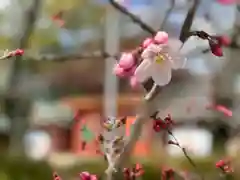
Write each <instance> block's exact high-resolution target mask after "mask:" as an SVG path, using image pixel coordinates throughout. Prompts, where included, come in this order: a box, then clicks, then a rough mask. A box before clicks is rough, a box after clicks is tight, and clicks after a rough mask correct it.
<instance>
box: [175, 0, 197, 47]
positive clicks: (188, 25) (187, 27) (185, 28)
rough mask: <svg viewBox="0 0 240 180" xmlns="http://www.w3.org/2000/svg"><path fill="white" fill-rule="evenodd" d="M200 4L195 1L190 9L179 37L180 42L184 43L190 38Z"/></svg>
mask: <svg viewBox="0 0 240 180" xmlns="http://www.w3.org/2000/svg"><path fill="white" fill-rule="evenodd" d="M199 4H200V0H194V2H193V5H192V7H191V8H190V9H189V11H188V13H187V16H186V18H185V20H184V22H183V25H182V29H181V32H180V36H179V40H180V41H182V42H185V41H186V40H187V39H188V37H189V36H190V30H191V26H192V23H193V19H194V16H195V14H196V11H197V8H198V6H199Z"/></svg>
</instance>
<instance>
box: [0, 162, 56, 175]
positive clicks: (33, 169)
mask: <svg viewBox="0 0 240 180" xmlns="http://www.w3.org/2000/svg"><path fill="white" fill-rule="evenodd" d="M0 179H1V180H43V179H44V180H50V179H52V170H51V168H50V166H49V165H48V164H47V163H46V162H33V161H30V160H27V159H23V158H16V159H12V158H6V157H1V163H0Z"/></svg>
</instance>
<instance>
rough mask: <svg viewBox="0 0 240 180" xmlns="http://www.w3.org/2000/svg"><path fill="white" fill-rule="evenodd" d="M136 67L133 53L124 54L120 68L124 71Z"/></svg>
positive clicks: (120, 61)
mask: <svg viewBox="0 0 240 180" xmlns="http://www.w3.org/2000/svg"><path fill="white" fill-rule="evenodd" d="M133 65H134V57H133V55H132V54H131V53H123V54H122V56H121V58H120V60H119V66H120V67H121V68H123V69H129V68H131V67H132V66H133Z"/></svg>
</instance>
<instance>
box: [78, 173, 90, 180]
mask: <svg viewBox="0 0 240 180" xmlns="http://www.w3.org/2000/svg"><path fill="white" fill-rule="evenodd" d="M79 176H80V178H81V180H88V179H90V173H89V172H81V173H80V174H79Z"/></svg>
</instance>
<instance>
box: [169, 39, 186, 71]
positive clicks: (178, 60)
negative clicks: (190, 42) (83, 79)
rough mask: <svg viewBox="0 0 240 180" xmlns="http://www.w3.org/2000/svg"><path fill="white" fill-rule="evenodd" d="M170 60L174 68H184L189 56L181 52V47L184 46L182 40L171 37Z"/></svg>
mask: <svg viewBox="0 0 240 180" xmlns="http://www.w3.org/2000/svg"><path fill="white" fill-rule="evenodd" d="M168 45H169V52H168V53H169V60H170V62H171V66H172V68H173V69H180V68H184V66H185V65H186V62H187V58H185V57H184V55H182V54H181V53H180V52H179V49H180V48H181V46H182V42H181V41H179V40H178V39H170V40H169V44H168Z"/></svg>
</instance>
